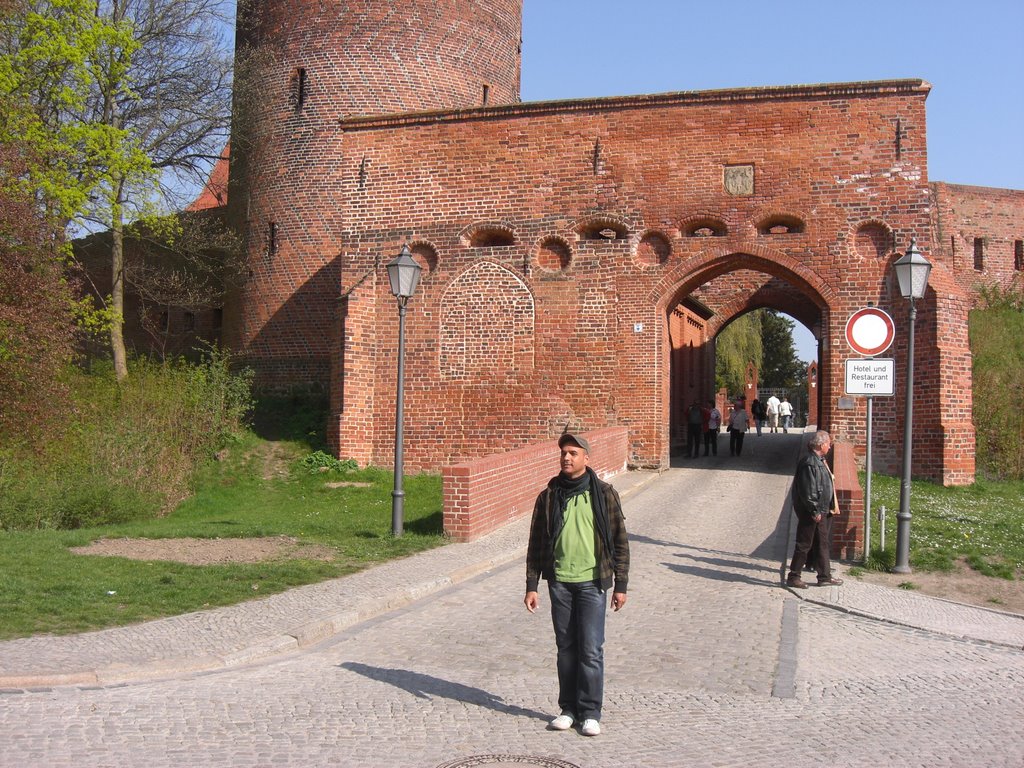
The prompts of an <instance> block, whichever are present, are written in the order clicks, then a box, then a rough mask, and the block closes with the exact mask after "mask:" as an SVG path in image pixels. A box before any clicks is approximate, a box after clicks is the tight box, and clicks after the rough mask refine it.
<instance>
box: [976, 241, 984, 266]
mask: <svg viewBox="0 0 1024 768" xmlns="http://www.w3.org/2000/svg"><path fill="white" fill-rule="evenodd" d="M974 268H975V269H976V270H978V271H979V272H980V271H981V270H983V269H984V268H985V239H984V238H982V237H976V238H974Z"/></svg>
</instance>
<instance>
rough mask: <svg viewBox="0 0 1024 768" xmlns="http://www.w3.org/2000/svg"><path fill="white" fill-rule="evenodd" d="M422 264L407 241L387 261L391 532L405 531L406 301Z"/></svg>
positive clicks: (412, 291) (410, 296)
mask: <svg viewBox="0 0 1024 768" xmlns="http://www.w3.org/2000/svg"><path fill="white" fill-rule="evenodd" d="M421 269H422V268H421V267H420V265H419V264H417V263H416V260H415V259H414V258H413V257H412V253H411V252H410V251H409V246H408V245H403V246H402V252H401V253H399V254H398V256H396V257H395V258H394V259H393V260H392V261H391V262H390V263H389V264H388V281H389V282H390V283H391V293H393V294H394V296H395V298H396V299H398V395H397V397H396V398H395V490H394V491H392V492H391V533H392V535H393V536H395V537H398V536H401V535H402V523H403V518H404V515H405V491H404V490H403V489H402V443H403V438H404V428H403V424H402V421H403V411H404V398H403V392H402V390H403V384H404V382H405V304H406V302H408V301H409V299H411V298H412V295H413V294H414V293H416V286H418V285H419V282H420V271H421Z"/></svg>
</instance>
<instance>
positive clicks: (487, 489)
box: [441, 427, 856, 541]
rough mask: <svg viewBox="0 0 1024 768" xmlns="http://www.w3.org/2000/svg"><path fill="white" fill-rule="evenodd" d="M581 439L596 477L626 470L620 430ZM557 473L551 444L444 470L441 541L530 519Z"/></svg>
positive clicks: (624, 438) (625, 449) (624, 441)
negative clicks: (549, 482)
mask: <svg viewBox="0 0 1024 768" xmlns="http://www.w3.org/2000/svg"><path fill="white" fill-rule="evenodd" d="M583 436H584V437H585V438H586V439H587V440H588V441H589V442H590V450H591V453H590V466H591V467H592V468H593V469H594V471H595V472H597V474H598V476H599V477H601V478H608V477H611V476H612V475H615V474H618V473H619V472H622V471H623V470H625V469H626V458H627V452H628V436H629V430H628V429H627V428H626V427H606V428H604V429H597V430H594V431H593V432H584V433H583ZM558 472H559V454H558V445H557V441H556V440H555V439H554V438H552V439H550V440H545V441H544V442H542V443H534V444H533V445H528V446H526V447H524V448H519V449H517V450H514V451H510V452H508V453H501V454H495V455H491V456H485V457H483V458H479V459H473V460H472V461H467V462H465V463H463V464H453V465H451V466H448V467H445V468H444V469H442V470H441V483H442V493H443V496H444V532H445V535H447V536H449V537H450V538H451V539H452V540H453V541H472V540H473V539H477V538H479V537H480V536H483V535H484V534H487V533H490V532H491V531H494V530H496V529H498V528H500V527H501V526H503V525H505V524H506V523H510V522H512V521H513V520H516V519H518V518H520V517H523V516H524V515H529V514H531V513H532V512H533V503H534V500H536V498H537V494H538V493H540V492H541V491H542V490H543V489H544V486H545V484H546V483H547V481H548V480H550V479H551V478H552V477H554V476H555V475H557V474H558ZM854 479H856V476H855V478H854Z"/></svg>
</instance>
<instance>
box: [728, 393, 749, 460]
mask: <svg viewBox="0 0 1024 768" xmlns="http://www.w3.org/2000/svg"><path fill="white" fill-rule="evenodd" d="M748 429H750V420H749V418H748V417H747V409H746V408H744V407H743V403H741V402H740V401H737V402H736V407H735V408H733V409H732V414H731V415H730V416H729V455H730V456H739V455H741V454H742V453H743V438H744V437H746V435H747V430H748Z"/></svg>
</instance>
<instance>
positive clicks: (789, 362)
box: [757, 309, 806, 389]
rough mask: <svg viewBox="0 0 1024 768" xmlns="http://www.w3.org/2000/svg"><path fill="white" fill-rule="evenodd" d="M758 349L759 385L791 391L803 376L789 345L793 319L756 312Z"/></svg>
mask: <svg viewBox="0 0 1024 768" xmlns="http://www.w3.org/2000/svg"><path fill="white" fill-rule="evenodd" d="M757 314H758V316H759V319H760V321H761V348H762V349H763V351H764V356H763V358H762V360H763V362H762V364H761V373H760V384H761V386H762V387H769V388H786V389H789V388H792V387H795V386H797V385H798V384H799V383H800V382H801V380H803V379H804V378H805V377H806V366H805V365H804V363H802V362H801V361H800V359H799V358H798V357H797V355H796V348H795V347H794V345H793V328H794V327H795V325H796V324H795V323H794V321H793V320H791V319H789V318H788V317H785V316H784V315H781V314H779V313H778V312H776V311H774V310H771V309H765V310H759V311H758V313H757Z"/></svg>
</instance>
